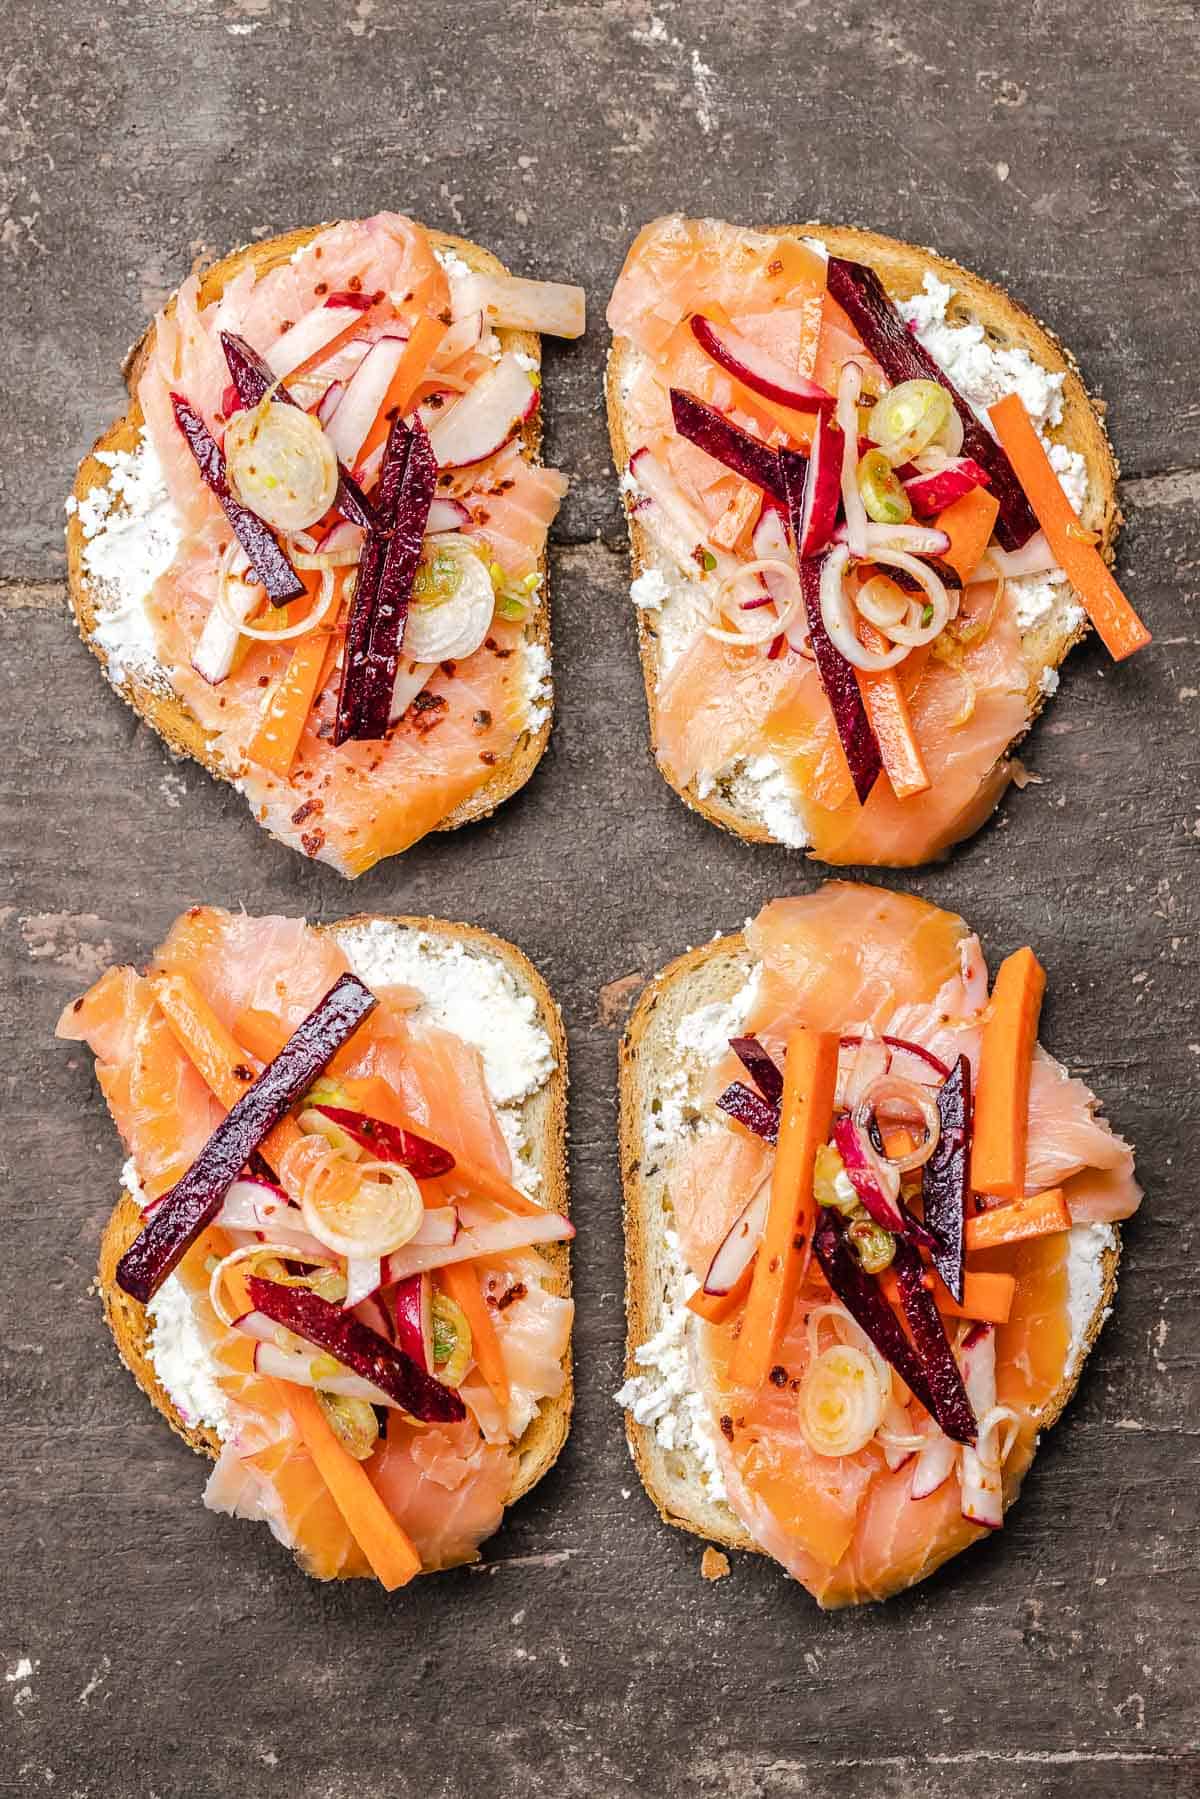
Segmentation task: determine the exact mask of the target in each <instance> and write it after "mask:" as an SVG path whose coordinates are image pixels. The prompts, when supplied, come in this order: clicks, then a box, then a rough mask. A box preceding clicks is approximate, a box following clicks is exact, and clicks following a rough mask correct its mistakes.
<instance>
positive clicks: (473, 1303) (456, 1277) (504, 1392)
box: [437, 1262, 512, 1418]
mask: <svg viewBox="0 0 1200 1799" xmlns="http://www.w3.org/2000/svg"><path fill="white" fill-rule="evenodd" d="M437 1281H438V1285H439V1286H440V1287H441V1288H442V1291H443V1292H444V1293H447V1294H448V1295H449V1297H450V1298H451V1299H452V1300H454V1302H455V1303H456V1305H459V1306H461V1307H462V1311H463V1316H464V1317H465V1318H466V1321H467V1323H468V1324H469V1325H470V1327H471V1354H472V1355H473V1356H474V1358H475V1366H476V1367H477V1368H478V1369H479V1372H480V1374H481V1375H482V1376H483V1378H484V1380H485V1381H486V1382H487V1384H488V1386H489V1387H490V1389H491V1392H492V1397H493V1398H494V1399H495V1401H496V1404H497V1405H498V1406H499V1407H500V1409H501V1411H502V1412H503V1413H504V1414H505V1417H506V1418H507V1416H508V1407H509V1402H510V1401H511V1399H512V1389H511V1387H510V1385H509V1379H508V1369H507V1368H506V1367H505V1366H504V1352H503V1350H502V1349H501V1347H500V1338H499V1337H498V1336H497V1334H496V1327H495V1325H494V1324H493V1323H492V1314H491V1312H490V1311H489V1310H488V1303H487V1300H486V1299H485V1298H484V1297H483V1292H482V1289H481V1288H480V1285H479V1275H478V1274H477V1272H476V1270H475V1268H474V1265H473V1264H472V1263H470V1262H448V1263H447V1264H446V1266H445V1267H444V1268H439V1269H438V1272H437Z"/></svg>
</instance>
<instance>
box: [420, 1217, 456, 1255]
mask: <svg viewBox="0 0 1200 1799" xmlns="http://www.w3.org/2000/svg"><path fill="white" fill-rule="evenodd" d="M457 1235H458V1207H457V1206H430V1207H429V1209H428V1210H427V1212H426V1213H425V1216H424V1218H423V1219H422V1220H421V1226H420V1229H419V1230H418V1231H417V1234H416V1236H415V1237H414V1238H413V1242H414V1243H419V1244H420V1246H421V1248H422V1249H425V1248H428V1247H430V1246H431V1245H433V1244H435V1243H442V1244H448V1243H453V1241H454V1239H455V1237H457Z"/></svg>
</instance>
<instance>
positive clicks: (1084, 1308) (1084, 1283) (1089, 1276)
mask: <svg viewBox="0 0 1200 1799" xmlns="http://www.w3.org/2000/svg"><path fill="white" fill-rule="evenodd" d="M1116 1245H1117V1233H1116V1231H1115V1230H1114V1229H1113V1227H1112V1225H1111V1224H1073V1225H1072V1226H1071V1229H1070V1232H1069V1233H1068V1237H1067V1314H1068V1317H1069V1318H1070V1321H1071V1344H1070V1348H1069V1349H1068V1351H1067V1374H1068V1376H1071V1375H1073V1374H1075V1373H1076V1372H1078V1369H1079V1364H1080V1362H1081V1361H1082V1359H1083V1356H1084V1354H1085V1353H1086V1349H1087V1336H1088V1331H1089V1330H1090V1328H1091V1323H1092V1319H1093V1317H1094V1316H1095V1312H1096V1307H1097V1306H1098V1305H1099V1303H1100V1295H1101V1293H1102V1292H1103V1290H1104V1252H1105V1250H1108V1249H1115V1248H1116ZM1107 1317H1108V1310H1107V1309H1106V1310H1105V1312H1104V1318H1107ZM1101 1322H1103V1319H1102V1320H1101Z"/></svg>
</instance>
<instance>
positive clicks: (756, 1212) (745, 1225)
mask: <svg viewBox="0 0 1200 1799" xmlns="http://www.w3.org/2000/svg"><path fill="white" fill-rule="evenodd" d="M770 1203H771V1181H770V1177H769V1176H768V1178H767V1179H766V1180H765V1181H763V1182H762V1184H761V1185H760V1186H759V1188H758V1190H757V1192H755V1193H754V1194H752V1195H751V1197H750V1199H749V1200H748V1201H747V1203H746V1204H745V1205H744V1206H743V1207H742V1209H741V1211H740V1212H739V1213H738V1215H737V1217H736V1218H735V1219H734V1221H733V1223H732V1224H731V1225H730V1227H729V1229H728V1230H727V1231H726V1233H725V1235H724V1237H723V1238H722V1239H721V1242H720V1244H719V1246H718V1248H717V1253H716V1254H715V1255H714V1257H713V1259H712V1261H711V1262H710V1263H709V1265H708V1273H707V1274H706V1275H705V1277H704V1291H705V1292H706V1293H713V1294H718V1295H719V1294H724V1293H731V1292H732V1291H733V1289H734V1287H736V1286H737V1284H738V1282H739V1280H741V1278H742V1275H743V1274H744V1273H745V1271H746V1269H747V1268H748V1267H749V1265H750V1261H751V1258H752V1257H753V1255H754V1254H755V1252H756V1250H757V1249H758V1246H759V1244H760V1243H761V1242H762V1234H763V1229H764V1226H765V1225H766V1222H767V1208H768V1206H769V1205H770Z"/></svg>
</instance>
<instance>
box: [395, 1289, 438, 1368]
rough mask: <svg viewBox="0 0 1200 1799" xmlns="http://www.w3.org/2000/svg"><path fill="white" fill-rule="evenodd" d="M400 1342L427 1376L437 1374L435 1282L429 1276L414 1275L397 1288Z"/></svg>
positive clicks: (397, 1338) (396, 1302) (396, 1314)
mask: <svg viewBox="0 0 1200 1799" xmlns="http://www.w3.org/2000/svg"><path fill="white" fill-rule="evenodd" d="M392 1309H393V1312H394V1314H395V1330H396V1342H397V1344H398V1345H399V1347H400V1348H401V1349H402V1350H403V1351H404V1353H405V1355H408V1356H411V1357H412V1359H413V1361H414V1362H415V1363H416V1364H417V1367H418V1368H420V1369H422V1370H423V1371H424V1372H425V1373H426V1374H432V1373H433V1281H432V1280H431V1279H430V1277H429V1275H428V1274H410V1275H409V1276H408V1278H407V1280H402V1281H401V1282H400V1284H399V1285H398V1286H397V1288H396V1291H395V1294H394V1296H393V1299H392Z"/></svg>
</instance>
